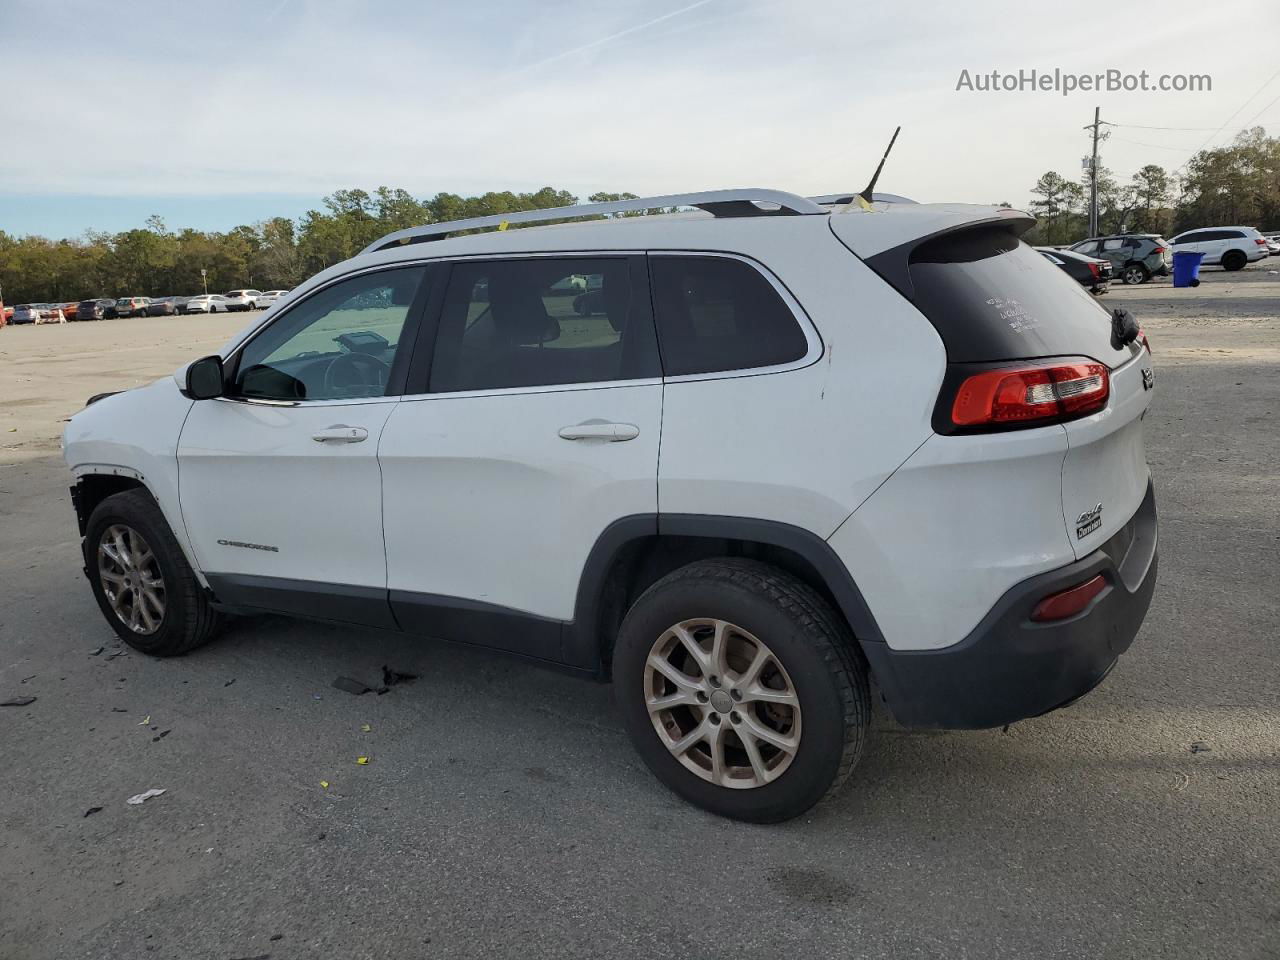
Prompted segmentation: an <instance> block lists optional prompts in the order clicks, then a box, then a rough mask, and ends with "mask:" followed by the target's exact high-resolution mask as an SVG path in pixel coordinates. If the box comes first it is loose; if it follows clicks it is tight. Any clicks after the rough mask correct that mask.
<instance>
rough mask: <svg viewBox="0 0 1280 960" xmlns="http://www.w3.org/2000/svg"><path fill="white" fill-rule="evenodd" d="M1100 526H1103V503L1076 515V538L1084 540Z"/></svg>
mask: <svg viewBox="0 0 1280 960" xmlns="http://www.w3.org/2000/svg"><path fill="white" fill-rule="evenodd" d="M1100 526H1102V504H1098V505H1097V506H1096V507H1094V508H1093V509H1092V510H1086V511H1085V512H1084V513H1082V514H1080V516H1078V517H1076V539H1077V540H1083V539H1084V538H1085V537H1087V536H1088V535H1089V534H1091V533H1093V531H1095V530H1097V529H1098V528H1099V527H1100Z"/></svg>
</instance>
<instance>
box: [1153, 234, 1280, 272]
mask: <svg viewBox="0 0 1280 960" xmlns="http://www.w3.org/2000/svg"><path fill="white" fill-rule="evenodd" d="M1172 242H1173V250H1174V253H1181V252H1187V253H1203V254H1204V259H1203V260H1202V261H1200V262H1201V264H1202V265H1203V266H1207V267H1214V266H1220V267H1222V269H1223V270H1239V269H1241V268H1242V267H1244V266H1245V265H1246V264H1249V263H1253V262H1254V261H1255V260H1262V259H1265V258H1266V257H1267V256H1269V255H1270V251H1269V250H1268V249H1267V241H1266V238H1264V237H1263V236H1262V234H1260V233H1259V232H1258V231H1257V230H1255V229H1254V228H1253V227H1205V228H1203V229H1199V230H1188V231H1187V232H1186V233H1180V234H1178V235H1177V236H1176V237H1174V238H1173V241H1172Z"/></svg>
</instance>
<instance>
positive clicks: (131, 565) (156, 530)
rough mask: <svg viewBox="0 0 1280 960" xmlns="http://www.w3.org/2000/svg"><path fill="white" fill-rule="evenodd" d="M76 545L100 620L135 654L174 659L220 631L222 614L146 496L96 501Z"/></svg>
mask: <svg viewBox="0 0 1280 960" xmlns="http://www.w3.org/2000/svg"><path fill="white" fill-rule="evenodd" d="M83 548H84V560H85V569H86V571H87V572H88V575H89V583H90V585H91V586H92V588H93V596H94V599H96V600H97V601H98V607H99V608H100V609H101V610H102V615H103V616H104V617H106V618H107V622H108V623H109V624H110V625H111V628H112V629H113V630H115V632H116V634H117V635H118V636H119V637H120V639H121V640H123V641H124V642H125V643H127V644H129V646H131V647H133V648H134V649H135V650H140V651H141V652H143V653H149V654H151V655H152V656H155V657H175V656H180V655H181V654H184V653H187V652H189V651H191V650H194V649H195V648H196V647H198V646H200V645H201V644H204V643H207V642H208V641H209V640H211V639H213V637H214V635H215V634H216V633H217V632H218V629H219V628H220V627H221V625H222V619H221V617H220V616H219V615H218V613H217V611H215V610H214V609H213V608H212V607H210V606H209V601H208V599H207V598H206V596H205V593H204V590H203V589H202V588H201V586H200V583H199V581H197V580H196V577H195V574H194V573H192V571H191V566H190V565H189V564H188V563H187V558H186V557H185V556H184V555H183V553H182V548H181V547H179V546H178V541H177V540H176V539H175V538H174V536H173V531H172V530H170V529H169V524H168V523H167V522H166V521H165V518H164V514H163V513H161V511H160V508H159V507H158V506H157V505H156V502H155V500H153V499H152V498H151V495H150V494H149V493H147V492H146V491H144V490H138V489H134V490H125V491H124V492H122V493H117V494H114V495H113V496H110V497H107V498H106V499H105V500H103V501H102V502H101V503H100V504H98V506H97V507H96V508H95V509H94V511H93V514H92V515H91V516H90V517H89V523H88V526H87V527H86V531H85V539H84V545H83ZM131 624H132V625H131Z"/></svg>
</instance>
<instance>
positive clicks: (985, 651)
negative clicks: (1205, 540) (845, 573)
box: [862, 484, 1158, 729]
mask: <svg viewBox="0 0 1280 960" xmlns="http://www.w3.org/2000/svg"><path fill="white" fill-rule="evenodd" d="M1157 565H1158V561H1157V552H1156V505H1155V493H1154V490H1153V488H1152V487H1151V486H1150V484H1148V486H1147V494H1146V497H1145V498H1144V499H1143V501H1142V505H1141V506H1140V507H1139V508H1138V511H1137V513H1135V514H1134V515H1133V517H1132V519H1130V521H1129V522H1128V523H1127V524H1125V526H1124V527H1123V528H1122V529H1121V530H1120V531H1119V532H1117V533H1116V535H1115V536H1113V537H1112V538H1111V539H1110V540H1108V541H1107V542H1106V543H1105V544H1103V545H1102V547H1100V548H1099V549H1098V550H1096V551H1095V552H1093V553H1092V554H1090V555H1089V556H1087V557H1085V558H1084V559H1082V560H1079V561H1077V562H1075V563H1073V564H1070V565H1069V566H1066V567H1061V568H1059V569H1057V570H1051V571H1049V572H1048V573H1044V574H1041V575H1039V576H1036V577H1032V578H1031V579H1030V580H1026V581H1023V582H1022V583H1020V584H1018V585H1017V586H1015V587H1013V588H1012V589H1010V590H1009V591H1008V592H1007V593H1006V594H1005V595H1004V596H1003V597H1001V598H1000V600H999V601H998V602H997V603H996V605H995V606H994V607H993V608H992V609H991V612H990V613H989V614H988V615H987V616H986V617H985V618H984V619H983V620H982V622H981V623H979V624H978V626H977V627H975V628H974V630H973V631H972V632H971V633H970V634H969V636H968V637H966V638H965V639H964V640H962V641H960V642H959V643H957V644H955V645H954V646H950V647H945V648H943V649H940V650H927V651H905V650H893V649H892V648H890V647H888V646H887V645H886V644H883V643H865V644H863V645H862V646H863V650H864V651H865V652H866V654H867V659H868V661H869V663H870V665H871V670H872V673H873V675H874V676H875V677H876V679H877V681H878V683H879V685H880V688H881V690H882V692H883V693H884V696H885V699H886V701H887V702H888V705H889V708H890V710H891V711H892V712H893V715H894V717H895V718H896V719H897V720H898V722H899V723H901V724H903V725H904V726H921V727H948V728H957V729H982V728H986V727H998V726H1003V725H1004V724H1006V723H1013V722H1014V721H1015V720H1024V719H1026V718H1028V717H1035V716H1039V715H1040V714H1043V713H1048V712H1049V711H1050V710H1055V709H1057V708H1058V707H1062V706H1066V705H1067V704H1069V703H1071V702H1072V701H1073V700H1076V699H1078V698H1079V697H1081V696H1083V695H1084V694H1086V693H1088V692H1089V691H1090V690H1092V689H1093V688H1094V687H1095V686H1097V685H1098V683H1100V682H1101V681H1102V678H1103V677H1105V676H1106V675H1107V673H1108V671H1110V669H1111V668H1112V667H1113V666H1114V665H1115V662H1116V660H1117V658H1118V657H1119V656H1120V654H1122V653H1124V652H1125V651H1126V650H1127V649H1128V648H1129V644H1130V643H1132V642H1133V638H1134V637H1135V636H1136V635H1137V633H1138V628H1139V627H1140V626H1141V625H1142V620H1143V618H1144V617H1145V616H1146V613H1147V608H1148V607H1149V606H1150V604H1151V596H1152V593H1153V591H1154V590H1155V585H1156V568H1157ZM1098 574H1102V575H1103V576H1105V577H1106V579H1107V584H1108V585H1107V588H1106V589H1105V590H1103V592H1102V593H1101V594H1099V595H1098V596H1097V597H1096V598H1095V599H1094V600H1093V602H1092V603H1091V604H1090V605H1089V606H1088V607H1087V608H1086V609H1085V610H1083V611H1082V612H1081V613H1079V614H1077V615H1076V616H1074V617H1071V618H1069V619H1066V620H1060V621H1056V622H1053V623H1033V622H1032V621H1031V620H1030V614H1031V610H1032V608H1033V607H1034V606H1035V605H1036V603H1037V602H1038V601H1039V600H1041V599H1042V598H1043V597H1045V596H1046V595H1048V594H1051V593H1055V592H1057V591H1059V590H1065V589H1067V588H1068V587H1071V586H1074V585H1076V584H1078V583H1081V582H1083V581H1085V580H1088V579H1090V578H1092V577H1094V576H1096V575H1098Z"/></svg>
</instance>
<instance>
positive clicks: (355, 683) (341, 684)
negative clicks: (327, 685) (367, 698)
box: [333, 677, 373, 697]
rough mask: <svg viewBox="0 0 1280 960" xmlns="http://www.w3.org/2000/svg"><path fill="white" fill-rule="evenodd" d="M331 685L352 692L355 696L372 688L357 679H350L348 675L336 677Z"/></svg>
mask: <svg viewBox="0 0 1280 960" xmlns="http://www.w3.org/2000/svg"><path fill="white" fill-rule="evenodd" d="M333 685H334V686H335V687H336V688H337V689H339V690H341V691H343V692H344V693H352V694H355V695H356V696H357V697H358V696H360V695H361V694H365V693H368V692H369V691H370V690H372V689H373V688H372V687H370V686H367V685H366V684H363V683H361V682H360V681H359V680H352V679H351V678H350V677H338V679H337V680H335V681H333Z"/></svg>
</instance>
